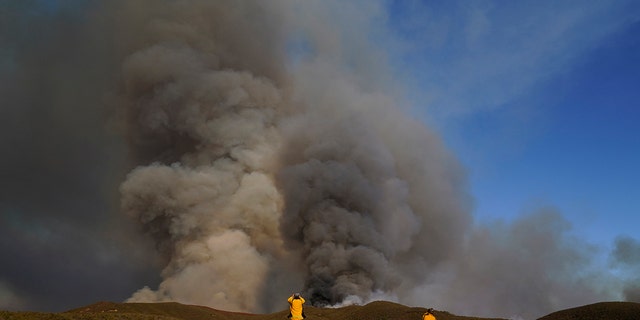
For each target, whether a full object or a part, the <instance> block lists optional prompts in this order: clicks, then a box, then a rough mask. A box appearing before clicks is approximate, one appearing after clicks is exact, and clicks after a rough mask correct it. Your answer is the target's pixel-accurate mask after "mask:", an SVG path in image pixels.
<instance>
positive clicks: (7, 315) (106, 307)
mask: <svg viewBox="0 0 640 320" xmlns="http://www.w3.org/2000/svg"><path fill="white" fill-rule="evenodd" d="M425 310H426V309H425V308H412V307H407V306H403V305H401V304H397V303H392V302H386V301H376V302H372V303H370V304H367V305H365V306H348V307H342V308H315V307H311V306H306V307H305V314H306V315H307V320H420V319H421V318H422V314H423V313H424V311H425ZM288 313H289V312H288V309H286V301H285V303H284V304H283V310H282V311H280V312H276V313H271V314H248V313H237V312H228V311H221V310H216V309H211V308H208V307H202V306H194V305H184V304H180V303H175V302H169V303H114V302H98V303H96V304H92V305H89V306H86V307H82V308H78V309H73V310H69V311H67V312H62V313H41V312H7V311H0V320H27V319H34V320H44V319H46V320H94V319H96V320H97V319H106V320H151V319H153V320H176V319H185V320H187V319H188V320H286V319H287V318H286V316H287V314H288ZM434 314H435V315H436V317H437V318H438V320H504V319H499V318H476V317H464V316H456V315H453V314H450V313H448V312H442V311H435V312H434Z"/></svg>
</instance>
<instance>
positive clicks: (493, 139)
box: [389, 1, 640, 247]
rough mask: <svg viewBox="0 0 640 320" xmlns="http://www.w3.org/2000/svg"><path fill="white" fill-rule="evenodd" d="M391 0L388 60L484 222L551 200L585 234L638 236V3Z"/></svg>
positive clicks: (593, 237)
mask: <svg viewBox="0 0 640 320" xmlns="http://www.w3.org/2000/svg"><path fill="white" fill-rule="evenodd" d="M389 5H390V18H389V19H390V20H389V21H390V25H391V26H392V29H393V32H395V36H397V37H398V38H399V39H401V40H400V41H401V42H402V43H404V46H402V47H401V48H402V49H401V50H400V51H399V52H397V55H394V56H392V59H395V64H396V65H397V66H398V67H399V68H400V69H401V70H406V72H407V76H408V77H409V78H411V79H413V80H412V81H413V82H412V83H411V86H412V88H411V89H410V90H409V91H410V94H412V104H413V106H414V112H415V113H416V114H418V115H420V116H421V117H423V118H424V119H425V121H426V122H428V123H429V124H430V125H431V126H433V127H435V128H436V130H437V131H438V132H439V133H440V134H441V135H442V136H443V138H444V140H445V141H446V143H447V145H448V147H449V148H451V149H452V151H453V153H455V155H456V156H457V157H458V159H460V161H461V162H462V163H463V165H464V166H465V167H466V169H467V170H468V174H469V180H470V189H471V193H472V195H473V197H474V199H475V206H474V215H475V216H476V217H477V219H478V221H479V222H490V221H492V220H495V219H501V220H506V221H510V220H513V219H514V218H515V217H517V216H519V215H522V214H524V213H526V212H529V211H532V210H535V209H536V208H540V207H554V208H556V209H557V210H558V211H560V212H561V213H562V214H563V215H564V217H565V218H566V219H568V220H569V221H570V223H571V224H572V230H573V232H574V233H575V234H577V235H578V236H579V237H583V238H584V239H586V240H587V241H588V242H590V243H593V244H596V245H599V246H603V247H609V246H610V245H612V242H613V241H614V240H615V238H616V237H617V236H630V237H632V238H635V239H640V231H639V229H638V228H637V226H638V225H640V185H639V184H638V181H640V170H639V169H638V167H637V164H638V163H640V126H639V125H638V123H640V102H639V101H640V90H638V87H639V86H640V37H639V36H638V35H640V2H638V1H542V2H541V1H503V2H496V1H455V2H450V1H448V2H439V1H392V2H390V3H389Z"/></svg>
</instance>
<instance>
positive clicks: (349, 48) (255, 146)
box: [118, 1, 606, 316]
mask: <svg viewBox="0 0 640 320" xmlns="http://www.w3.org/2000/svg"><path fill="white" fill-rule="evenodd" d="M148 7H150V4H149V5H145V4H144V2H141V1H139V2H135V3H134V4H130V3H126V4H122V6H121V7H120V8H119V9H118V11H122V12H126V15H125V16H124V18H123V19H122V21H121V23H122V26H123V29H124V30H126V31H127V34H126V37H125V40H124V41H123V43H126V44H127V46H125V47H124V48H122V49H123V57H124V58H123V64H122V82H121V88H122V89H121V92H122V93H121V96H120V98H119V106H120V107H121V108H122V114H123V115H124V119H125V122H126V132H127V137H128V141H129V142H130V146H131V149H132V154H133V156H134V157H135V159H136V161H138V163H139V164H140V166H138V167H137V168H136V169H135V170H133V171H131V172H130V174H129V175H128V177H127V179H126V181H125V182H124V183H123V184H122V185H121V188H120V190H121V193H122V209H123V211H124V212H125V213H126V214H127V215H129V216H130V217H132V218H133V219H135V220H136V221H138V222H139V224H140V226H141V228H142V229H143V230H144V231H145V232H146V233H147V234H148V235H150V236H151V237H152V238H153V239H154V240H155V242H156V244H157V248H158V250H159V252H160V253H161V254H162V256H163V257H164V258H165V261H166V267H165V268H164V270H163V271H162V279H163V280H162V282H161V283H160V284H159V285H158V287H157V288H149V287H145V288H143V289H141V290H139V291H138V292H136V293H135V294H133V296H132V297H131V298H130V299H129V301H174V300H177V301H181V302H187V303H196V304H204V305H209V306H212V307H216V308H223V309H230V310H241V311H254V312H255V311H275V310H279V309H280V308H282V301H284V298H286V296H287V295H288V294H289V293H290V292H294V291H303V293H304V294H305V295H306V297H307V298H308V299H309V301H310V302H311V303H312V304H314V305H317V306H328V305H338V304H341V305H343V304H345V303H348V302H349V301H356V302H366V301H370V300H372V299H376V298H380V297H384V298H386V299H390V300H398V301H400V302H405V303H412V304H417V305H423V304H425V303H429V304H430V305H435V306H439V307H441V308H448V309H450V310H455V311H463V312H468V313H473V314H479V315H495V313H501V314H506V315H518V316H531V315H541V314H543V313H544V312H545V311H552V310H557V309H558V308H561V307H562V306H565V305H567V304H569V305H571V304H573V303H579V302H580V301H591V300H597V299H599V298H601V297H603V293H602V292H599V291H598V289H595V288H593V287H591V284H590V282H587V281H586V279H588V278H589V277H590V275H589V274H582V273H576V272H575V270H576V269H577V268H580V266H583V265H585V264H587V265H588V263H589V259H588V258H587V257H588V255H589V254H591V251H590V249H589V247H588V246H586V245H582V244H580V243H579V242H576V243H578V245H575V243H574V240H573V239H571V238H570V237H569V236H568V235H567V234H568V231H569V230H570V228H569V226H568V225H567V224H566V222H565V221H564V220H563V219H562V217H561V216H560V215H558V214H556V213H554V211H553V210H547V209H543V210H540V212H537V213H531V214H530V215H528V216H526V217H524V218H522V220H521V221H516V222H515V223H513V225H507V224H503V223H500V222H497V223H496V226H493V227H492V228H489V227H487V226H474V225H473V221H472V218H471V216H470V208H471V200H470V196H469V195H468V193H467V191H466V183H465V173H464V170H463V169H462V168H461V166H460V165H459V164H458V163H457V161H456V160H455V158H454V157H452V155H451V154H449V152H448V151H447V150H446V148H445V147H444V146H443V145H442V142H441V140H440V138H439V137H438V136H437V135H436V134H435V133H434V132H432V131H430V130H429V129H428V128H426V127H425V126H424V124H422V123H420V122H417V121H415V120H413V119H411V118H409V117H408V116H406V114H405V112H403V110H402V106H401V103H402V100H401V99H398V96H397V95H396V94H395V90H394V86H392V85H390V82H388V81H387V80H389V79H390V78H391V77H390V76H389V75H388V74H387V73H386V72H388V69H387V68H386V67H384V54H382V53H381V52H380V51H379V50H377V49H376V48H375V47H374V46H373V45H372V44H370V43H368V42H367V41H365V40H362V35H365V34H367V31H365V30H368V28H370V26H371V25H372V21H374V20H375V18H376V17H377V18H380V17H382V14H381V12H380V7H379V6H378V5H377V4H373V3H367V4H362V3H361V4H360V6H359V7H355V6H353V7H351V6H349V5H344V4H338V3H323V5H322V6H320V5H319V3H318V2H310V3H305V4H302V3H296V2H288V1H271V2H258V1H217V2H210V1H187V2H161V3H158V2H153V6H152V7H153V10H152V11H149V10H146V8H148ZM358 14H363V16H361V17H363V18H361V19H359V20H350V19H348V18H351V17H356V16H358ZM336 17H337V18H336ZM347 17H348V18H347ZM332 19H334V20H335V21H336V23H335V24H333V25H327V24H326V23H325V22H326V21H330V20H332ZM342 30H351V32H346V33H345V34H341V31H342ZM354 30H355V31H354ZM377 36H378V37H382V38H384V36H385V34H384V33H381V34H378V35H377ZM370 79H375V80H374V81H371V80H370ZM604 295H606V294H604ZM541 310H544V311H541Z"/></svg>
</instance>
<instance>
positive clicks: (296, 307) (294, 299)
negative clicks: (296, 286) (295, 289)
mask: <svg viewBox="0 0 640 320" xmlns="http://www.w3.org/2000/svg"><path fill="white" fill-rule="evenodd" d="M287 301H289V316H288V318H290V319H292V320H301V319H304V318H306V316H305V315H304V311H303V310H302V305H303V304H304V298H303V297H301V296H300V294H299V293H294V294H292V295H291V297H289V299H287Z"/></svg>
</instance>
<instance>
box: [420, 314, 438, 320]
mask: <svg viewBox="0 0 640 320" xmlns="http://www.w3.org/2000/svg"><path fill="white" fill-rule="evenodd" d="M422 320H436V316H434V315H433V314H432V313H425V314H423V315H422Z"/></svg>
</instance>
